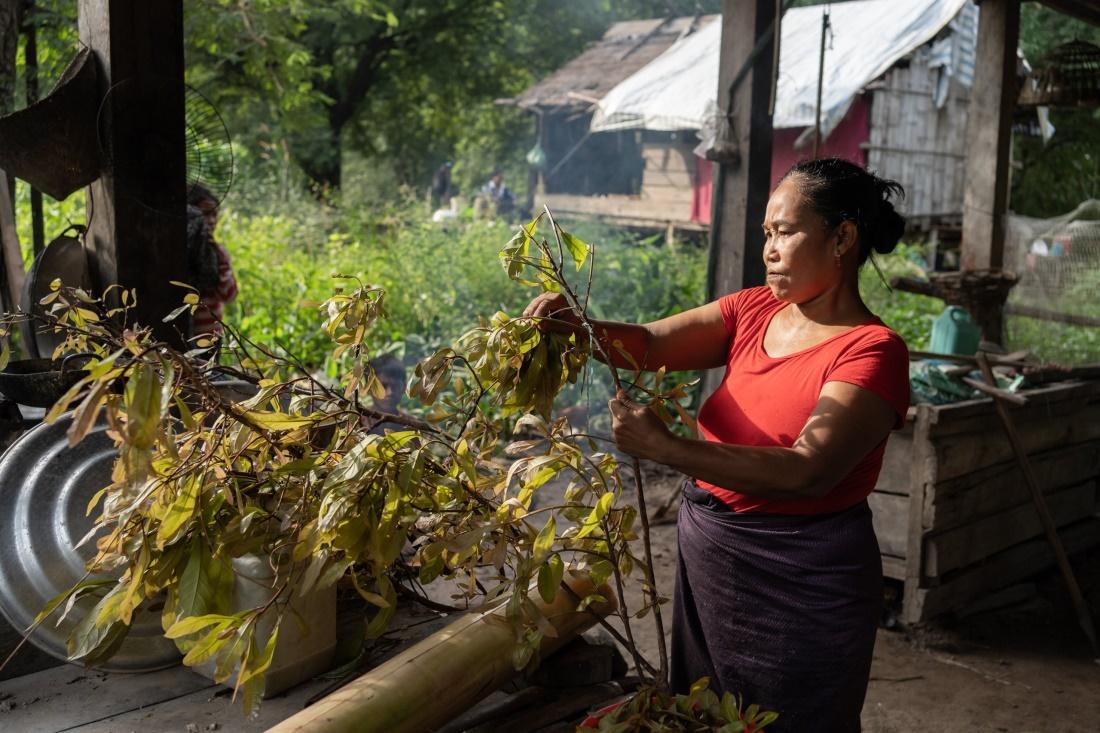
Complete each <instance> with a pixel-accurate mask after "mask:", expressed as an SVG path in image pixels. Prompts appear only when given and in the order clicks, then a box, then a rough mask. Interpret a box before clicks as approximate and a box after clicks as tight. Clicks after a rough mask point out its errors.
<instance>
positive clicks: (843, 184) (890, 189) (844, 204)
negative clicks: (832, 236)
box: [783, 158, 905, 264]
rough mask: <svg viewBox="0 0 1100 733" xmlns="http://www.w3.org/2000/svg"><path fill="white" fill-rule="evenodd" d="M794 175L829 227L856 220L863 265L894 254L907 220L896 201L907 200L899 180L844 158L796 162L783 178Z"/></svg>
mask: <svg viewBox="0 0 1100 733" xmlns="http://www.w3.org/2000/svg"><path fill="white" fill-rule="evenodd" d="M792 176H794V177H795V178H796V179H797V181H798V188H799V190H800V191H801V192H802V195H803V196H805V197H806V200H807V201H808V202H809V204H810V206H811V207H812V208H813V209H814V211H816V212H817V213H818V214H820V215H821V216H822V217H823V218H824V219H825V222H826V223H827V224H828V225H829V226H836V225H838V224H840V222H842V221H852V222H854V223H855V225H856V229H857V230H858V231H859V262H860V264H863V262H865V261H866V260H867V258H868V257H869V256H870V255H871V252H872V251H874V252H878V253H880V254H889V253H890V252H893V251H894V249H895V248H896V247H897V246H898V242H899V241H901V238H902V236H903V235H904V234H905V218H904V217H903V216H902V215H901V214H899V213H898V212H897V210H896V209H895V208H894V202H895V201H897V200H899V199H901V198H904V197H905V189H904V188H902V186H901V184H900V183H898V182H897V181H891V180H889V179H886V178H880V177H878V176H876V175H875V174H874V173H871V172H869V171H868V170H867V169H865V168H863V167H862V166H859V165H856V164H855V163H852V162H850V161H847V160H843V159H841V158H817V159H815V160H804V161H802V162H799V163H795V164H794V165H793V166H792V167H791V169H790V170H789V171H787V173H786V174H785V175H784V176H783V178H784V179H785V178H789V177H792Z"/></svg>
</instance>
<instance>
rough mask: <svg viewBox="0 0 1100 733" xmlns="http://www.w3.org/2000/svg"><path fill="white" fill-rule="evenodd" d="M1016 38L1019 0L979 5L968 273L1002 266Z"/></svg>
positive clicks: (969, 138)
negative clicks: (980, 6)
mask: <svg viewBox="0 0 1100 733" xmlns="http://www.w3.org/2000/svg"><path fill="white" fill-rule="evenodd" d="M1019 35H1020V3H1019V0H985V2H983V3H982V13H981V19H980V20H979V22H978V45H977V49H976V51H975V62H974V83H973V86H972V88H971V92H970V102H971V104H970V114H969V116H968V121H967V126H966V151H967V160H966V192H965V194H964V197H963V235H962V251H961V254H962V266H963V268H964V269H968V270H972V269H982V268H989V267H1001V266H1002V265H1003V264H1004V243H1005V213H1006V211H1007V208H1008V184H1009V176H1010V170H1009V163H1010V148H1011V142H1012V113H1013V110H1014V109H1015V107H1016V85H1017V81H1016V64H1017V60H1016V45H1017V43H1018V41H1019Z"/></svg>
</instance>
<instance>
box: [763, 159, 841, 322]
mask: <svg viewBox="0 0 1100 733" xmlns="http://www.w3.org/2000/svg"><path fill="white" fill-rule="evenodd" d="M836 246H837V237H836V234H835V232H833V231H831V230H830V229H829V228H828V227H827V226H826V224H825V220H824V219H823V218H822V217H821V215H820V214H817V213H816V212H814V211H813V209H811V208H810V206H809V205H808V204H807V203H806V200H805V199H804V198H803V196H802V193H801V192H800V191H799V189H798V185H797V183H796V181H795V180H794V179H793V177H792V178H787V179H786V180H784V181H783V182H782V183H780V184H779V186H778V187H777V188H776V189H775V191H774V192H773V193H772V195H771V198H770V199H769V200H768V209H767V212H766V213H765V215H764V267H765V269H766V270H767V283H768V287H770V288H771V290H772V293H773V294H774V295H775V297H776V298H777V299H779V300H784V301H787V302H790V303H805V302H807V301H810V300H813V299H814V298H816V297H817V296H819V295H821V294H822V293H823V292H825V291H826V290H828V289H829V288H831V287H834V286H835V285H836V284H837V283H838V282H839V281H840V279H841V276H842V270H841V268H840V267H837V257H836Z"/></svg>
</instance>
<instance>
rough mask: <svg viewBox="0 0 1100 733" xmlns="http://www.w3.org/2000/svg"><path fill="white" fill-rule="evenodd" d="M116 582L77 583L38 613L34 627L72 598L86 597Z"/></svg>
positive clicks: (86, 581) (92, 581) (55, 597)
mask: <svg viewBox="0 0 1100 733" xmlns="http://www.w3.org/2000/svg"><path fill="white" fill-rule="evenodd" d="M116 582H117V581H115V580H85V581H83V582H81V583H77V584H76V585H74V586H73V587H72V588H69V589H68V590H66V591H64V592H62V593H59V594H58V595H56V596H54V597H53V598H51V599H50V600H49V602H48V603H46V605H45V606H43V607H42V610H41V611H39V612H38V615H37V616H35V617H34V622H33V625H35V626H37V625H38V624H40V623H42V622H43V621H45V620H46V619H47V618H49V617H50V615H51V614H52V613H53V612H54V611H56V610H57V608H58V606H60V605H61V604H62V603H64V602H65V601H67V600H69V598H70V597H72V596H80V595H84V594H85V592H87V591H89V590H94V589H96V588H103V587H106V586H109V585H114V584H115V583H116Z"/></svg>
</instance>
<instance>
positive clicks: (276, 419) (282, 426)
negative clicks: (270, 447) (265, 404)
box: [245, 410, 325, 430]
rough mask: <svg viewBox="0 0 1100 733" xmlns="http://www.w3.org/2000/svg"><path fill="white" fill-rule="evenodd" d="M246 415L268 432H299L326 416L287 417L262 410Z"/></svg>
mask: <svg viewBox="0 0 1100 733" xmlns="http://www.w3.org/2000/svg"><path fill="white" fill-rule="evenodd" d="M245 415H247V416H248V418H249V419H250V420H251V421H252V422H254V423H256V424H257V425H259V426H260V427H263V428H267V429H268V430H297V429H298V428H304V427H306V426H308V425H312V424H313V423H315V422H317V421H318V420H320V419H322V418H324V417H325V416H324V415H287V414H285V413H282V412H261V411H260V410H247V411H246V412H245Z"/></svg>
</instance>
